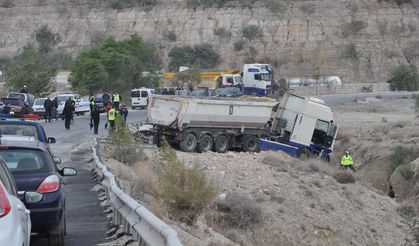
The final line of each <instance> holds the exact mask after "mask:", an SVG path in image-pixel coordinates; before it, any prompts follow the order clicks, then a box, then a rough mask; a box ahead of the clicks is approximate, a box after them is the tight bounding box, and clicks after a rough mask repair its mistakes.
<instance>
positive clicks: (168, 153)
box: [156, 138, 216, 224]
mask: <svg viewBox="0 0 419 246" xmlns="http://www.w3.org/2000/svg"><path fill="white" fill-rule="evenodd" d="M158 160H159V161H160V168H159V170H158V174H157V176H158V189H157V191H156V196H157V197H159V198H160V199H161V200H163V202H164V203H165V204H166V205H167V207H168V208H169V213H170V215H171V216H172V217H173V218H174V219H177V220H179V221H182V222H185V223H188V224H193V223H194V222H195V221H196V219H197V218H198V216H199V214H200V213H201V212H202V210H203V209H204V208H205V207H206V206H208V205H209V204H210V203H211V202H212V200H213V199H214V197H215V194H216V188H215V185H214V184H213V183H212V182H211V181H209V180H208V178H207V177H206V175H205V174H204V173H203V172H202V171H201V170H200V169H199V168H198V166H196V165H194V166H193V167H191V168H189V167H187V166H186V165H185V163H184V162H182V161H180V160H179V159H178V158H177V156H176V152H175V150H174V149H172V148H171V147H170V145H169V144H168V143H167V141H166V140H165V139H164V138H163V140H162V144H161V147H160V148H159V151H158Z"/></svg>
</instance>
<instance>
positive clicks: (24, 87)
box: [20, 85, 29, 93]
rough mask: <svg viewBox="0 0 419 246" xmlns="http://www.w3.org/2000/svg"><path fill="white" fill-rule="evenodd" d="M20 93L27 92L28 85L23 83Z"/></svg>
mask: <svg viewBox="0 0 419 246" xmlns="http://www.w3.org/2000/svg"><path fill="white" fill-rule="evenodd" d="M20 93H29V91H28V87H27V86H26V85H24V86H23V88H22V89H21V90H20Z"/></svg>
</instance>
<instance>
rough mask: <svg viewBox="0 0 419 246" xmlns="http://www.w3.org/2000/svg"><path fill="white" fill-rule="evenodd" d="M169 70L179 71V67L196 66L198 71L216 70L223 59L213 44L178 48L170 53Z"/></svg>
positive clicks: (174, 48)
mask: <svg viewBox="0 0 419 246" xmlns="http://www.w3.org/2000/svg"><path fill="white" fill-rule="evenodd" d="M169 59H170V62H169V69H170V70H171V71H177V70H178V68H179V66H189V67H190V66H194V67H196V68H198V69H210V68H215V66H217V65H218V64H219V63H220V61H221V59H220V55H219V54H218V52H217V51H216V50H215V49H214V47H213V46H212V45H211V44H207V43H203V44H198V45H195V46H193V47H192V46H189V45H185V46H176V47H173V48H172V49H171V50H170V52H169Z"/></svg>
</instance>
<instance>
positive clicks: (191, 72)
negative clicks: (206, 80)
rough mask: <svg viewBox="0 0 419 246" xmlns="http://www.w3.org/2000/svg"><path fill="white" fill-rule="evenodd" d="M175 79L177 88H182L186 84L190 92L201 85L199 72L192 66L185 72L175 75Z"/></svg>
mask: <svg viewBox="0 0 419 246" xmlns="http://www.w3.org/2000/svg"><path fill="white" fill-rule="evenodd" d="M175 78H176V80H177V82H178V83H177V84H178V85H179V86H182V87H183V86H184V85H185V84H186V85H187V86H188V88H189V89H190V90H192V89H193V88H195V87H196V85H197V84H199V83H201V71H200V70H199V69H198V68H196V67H194V66H193V67H191V68H189V69H188V70H186V71H183V72H180V73H177V74H176V77H175Z"/></svg>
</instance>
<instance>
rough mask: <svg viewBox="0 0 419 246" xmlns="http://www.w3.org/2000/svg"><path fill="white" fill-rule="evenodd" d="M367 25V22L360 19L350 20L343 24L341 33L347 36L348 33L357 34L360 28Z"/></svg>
mask: <svg viewBox="0 0 419 246" xmlns="http://www.w3.org/2000/svg"><path fill="white" fill-rule="evenodd" d="M367 26H368V25H367V23H365V22H363V21H361V20H352V21H351V22H349V23H346V24H344V25H343V30H342V35H343V36H344V37H348V36H350V35H357V34H359V32H360V31H361V30H362V29H364V28H366V27H367Z"/></svg>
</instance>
